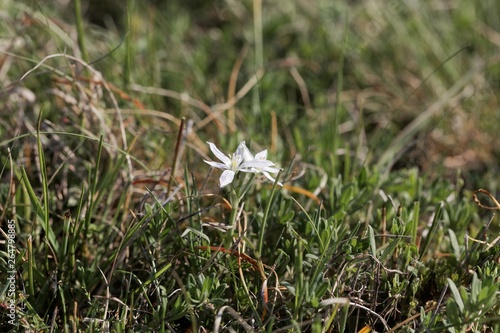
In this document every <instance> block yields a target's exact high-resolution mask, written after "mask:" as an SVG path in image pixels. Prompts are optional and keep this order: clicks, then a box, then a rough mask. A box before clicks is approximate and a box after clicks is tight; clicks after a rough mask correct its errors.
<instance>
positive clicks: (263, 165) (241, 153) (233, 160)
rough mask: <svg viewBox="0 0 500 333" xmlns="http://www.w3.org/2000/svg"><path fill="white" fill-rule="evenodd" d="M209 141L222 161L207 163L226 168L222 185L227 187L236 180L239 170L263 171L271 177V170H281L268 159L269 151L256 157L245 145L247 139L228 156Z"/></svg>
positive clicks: (211, 148) (212, 149) (220, 183)
mask: <svg viewBox="0 0 500 333" xmlns="http://www.w3.org/2000/svg"><path fill="white" fill-rule="evenodd" d="M207 143H208V145H209V146H210V150H211V151H212V153H214V155H215V156H216V157H217V158H218V159H219V160H220V161H221V162H222V163H219V162H211V161H205V163H207V164H209V165H211V166H213V167H215V168H219V169H222V170H224V172H223V173H222V175H221V176H220V179H219V185H220V187H225V186H227V185H228V184H230V183H231V182H232V181H233V180H234V176H235V175H236V173H237V172H238V171H241V172H250V173H259V172H262V173H263V174H264V175H265V174H267V176H266V177H268V176H269V177H271V176H270V175H269V172H271V173H277V172H278V171H279V169H277V168H275V167H274V163H273V162H271V161H268V160H266V157H267V152H266V155H265V156H264V155H262V152H261V153H259V154H260V155H259V154H257V155H258V156H259V158H254V157H253V155H252V153H250V151H249V150H248V148H247V146H246V145H245V141H241V142H240V144H239V145H238V148H237V149H236V151H235V152H234V153H233V154H232V155H227V156H226V155H225V154H224V153H222V152H221V151H220V150H219V149H218V148H217V147H216V146H215V144H213V143H212V142H207ZM256 157H257V156H256ZM262 157H264V158H262ZM269 177H268V178H269ZM270 179H272V178H270Z"/></svg>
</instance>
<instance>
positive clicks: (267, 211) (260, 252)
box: [257, 170, 282, 261]
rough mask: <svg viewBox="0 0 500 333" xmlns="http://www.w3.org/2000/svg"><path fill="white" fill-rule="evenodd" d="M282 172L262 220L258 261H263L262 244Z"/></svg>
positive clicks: (272, 190)
mask: <svg viewBox="0 0 500 333" xmlns="http://www.w3.org/2000/svg"><path fill="white" fill-rule="evenodd" d="M281 171H282V170H280V172H279V173H278V174H277V175H276V181H275V182H274V185H273V188H272V189H271V196H270V197H269V202H268V203H267V207H266V211H265V212H264V218H263V219H262V226H261V228H260V235H259V243H258V245H257V256H258V260H259V261H260V260H262V244H263V243H264V233H265V232H266V224H267V217H268V215H269V210H271V205H272V204H273V197H274V193H275V192H276V188H277V187H278V186H277V185H278V179H279V177H280V176H281Z"/></svg>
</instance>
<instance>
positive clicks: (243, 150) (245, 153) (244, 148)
mask: <svg viewBox="0 0 500 333" xmlns="http://www.w3.org/2000/svg"><path fill="white" fill-rule="evenodd" d="M238 150H240V154H241V155H242V156H243V160H244V161H251V160H253V159H254V157H253V155H252V153H251V152H250V150H249V149H248V148H247V145H246V144H245V141H241V142H240V145H239V146H238Z"/></svg>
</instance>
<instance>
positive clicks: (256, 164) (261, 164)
mask: <svg viewBox="0 0 500 333" xmlns="http://www.w3.org/2000/svg"><path fill="white" fill-rule="evenodd" d="M272 166H274V163H273V162H271V161H268V160H251V161H245V162H243V163H241V165H240V169H242V168H256V169H262V168H266V167H272Z"/></svg>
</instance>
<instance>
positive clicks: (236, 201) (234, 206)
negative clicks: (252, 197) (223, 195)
mask: <svg viewBox="0 0 500 333" xmlns="http://www.w3.org/2000/svg"><path fill="white" fill-rule="evenodd" d="M229 202H230V203H231V215H230V216H229V226H230V228H229V230H228V232H227V238H226V244H225V247H226V248H229V247H231V246H232V245H233V235H234V229H235V228H236V220H237V217H238V207H239V205H240V198H239V196H238V193H236V189H235V188H234V187H233V188H232V189H231V192H230V193H229Z"/></svg>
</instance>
